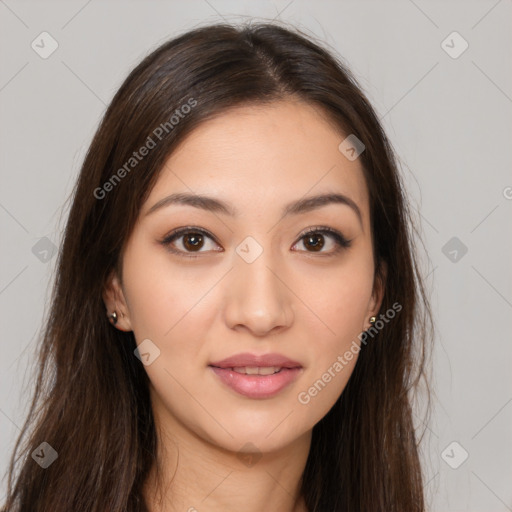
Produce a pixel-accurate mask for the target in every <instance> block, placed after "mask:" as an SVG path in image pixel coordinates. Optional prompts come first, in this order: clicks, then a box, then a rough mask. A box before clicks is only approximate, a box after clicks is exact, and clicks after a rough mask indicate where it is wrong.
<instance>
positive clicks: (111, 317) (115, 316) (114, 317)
mask: <svg viewBox="0 0 512 512" xmlns="http://www.w3.org/2000/svg"><path fill="white" fill-rule="evenodd" d="M109 318H110V321H111V322H112V323H113V324H114V325H116V324H117V313H116V312H115V311H114V312H113V313H112V314H111V315H110V316H109Z"/></svg>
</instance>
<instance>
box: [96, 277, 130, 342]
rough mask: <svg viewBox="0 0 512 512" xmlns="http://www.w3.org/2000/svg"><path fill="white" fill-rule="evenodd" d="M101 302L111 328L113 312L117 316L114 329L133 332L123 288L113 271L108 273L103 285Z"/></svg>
mask: <svg viewBox="0 0 512 512" xmlns="http://www.w3.org/2000/svg"><path fill="white" fill-rule="evenodd" d="M103 302H104V303H105V306H106V308H107V316H108V319H109V321H110V323H111V324H112V326H114V323H113V322H112V320H111V318H110V315H111V314H112V313H113V312H114V311H115V312H116V314H117V323H116V324H115V326H114V327H115V328H116V329H119V330H120V331H125V332H129V331H132V330H133V329H132V324H131V322H130V315H129V311H128V306H127V303H126V299H125V296H124V292H123V288H122V286H121V282H120V279H119V277H118V275H117V272H116V271H115V270H113V271H112V272H111V273H110V275H109V277H108V279H107V282H106V283H105V288H104V290H103Z"/></svg>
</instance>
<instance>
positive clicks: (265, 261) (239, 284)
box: [224, 251, 294, 337]
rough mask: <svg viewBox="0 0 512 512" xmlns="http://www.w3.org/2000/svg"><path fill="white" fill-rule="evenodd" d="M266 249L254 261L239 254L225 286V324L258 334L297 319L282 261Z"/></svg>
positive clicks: (289, 324) (291, 322) (273, 329)
mask: <svg viewBox="0 0 512 512" xmlns="http://www.w3.org/2000/svg"><path fill="white" fill-rule="evenodd" d="M266 253H267V252H266V251H263V253H262V254H261V255H260V256H259V257H258V258H257V259H256V260H255V261H253V262H252V263H247V262H246V261H244V260H243V259H242V258H240V257H238V256H236V257H235V262H234V268H233V270H232V271H231V272H230V273H229V274H230V276H229V278H230V282H229V283H228V286H227V287H226V290H227V292H226V302H225V310H224V316H225V322H226V325H227V326H228V327H229V328H230V329H235V330H238V331H242V330H247V331H249V332H250V333H251V334H252V335H253V336H258V337H263V336H268V335H269V334H271V333H272V334H274V333H277V332H279V331H282V330H284V329H287V328H289V327H290V326H291V325H292V324H293V321H294V311H293V293H292V292H291V290H290V288H289V285H288V283H286V278H285V276H284V275H283V272H282V270H281V271H280V267H279V265H276V263H275V261H274V262H273V261H271V258H270V257H267V256H266Z"/></svg>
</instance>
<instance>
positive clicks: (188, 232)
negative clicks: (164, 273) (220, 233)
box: [160, 227, 219, 258]
mask: <svg viewBox="0 0 512 512" xmlns="http://www.w3.org/2000/svg"><path fill="white" fill-rule="evenodd" d="M160 243H161V244H162V245H163V246H164V247H166V249H167V250H168V251H169V252H171V253H173V254H177V255H179V256H184V257H188V258H197V257H199V255H200V254H201V253H203V252H212V251H214V252H219V249H218V247H219V246H218V244H217V243H216V241H215V239H214V238H213V237H212V235H210V234H208V233H207V232H206V231H203V230H202V229H199V228H193V227H185V228H180V229H177V230H175V231H174V232H172V233H170V234H169V235H167V236H166V237H165V238H164V239H163V240H162V241H161V242H160ZM215 246H217V248H215ZM193 253H197V254H193Z"/></svg>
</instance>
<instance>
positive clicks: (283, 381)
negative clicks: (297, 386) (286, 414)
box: [209, 354, 303, 399]
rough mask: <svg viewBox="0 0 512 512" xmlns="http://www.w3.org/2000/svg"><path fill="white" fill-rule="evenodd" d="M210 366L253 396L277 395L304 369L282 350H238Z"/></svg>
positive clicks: (239, 391) (230, 385) (237, 389)
mask: <svg viewBox="0 0 512 512" xmlns="http://www.w3.org/2000/svg"><path fill="white" fill-rule="evenodd" d="M209 368H211V369H212V371H213V373H214V374H215V375H216V376H217V377H218V378H219V379H220V381H221V383H222V384H224V385H225V386H227V387H228V388H230V389H231V390H233V391H234V392H236V393H237V394H239V395H242V396H245V397H248V398H252V399H264V398H272V397H274V396H276V395H277V394H279V393H280V392H281V391H283V390H284V389H285V388H286V387H288V386H289V385H290V384H291V383H292V382H293V381H294V380H295V379H296V378H297V377H298V376H299V375H300V373H302V371H303V368H302V365H301V364H300V363H298V362H296V361H292V360H291V359H288V358H285V357H284V356H282V355H280V354H267V355H263V356H257V355H252V354H238V355H236V356H232V357H230V358H227V359H224V360H222V361H218V362H215V363H211V364H210V365H209Z"/></svg>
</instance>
